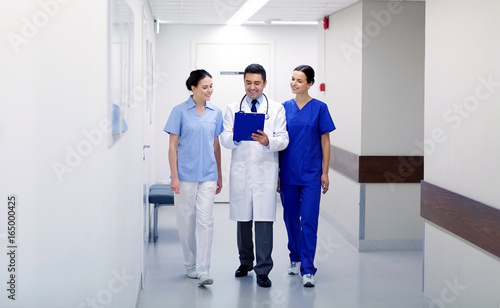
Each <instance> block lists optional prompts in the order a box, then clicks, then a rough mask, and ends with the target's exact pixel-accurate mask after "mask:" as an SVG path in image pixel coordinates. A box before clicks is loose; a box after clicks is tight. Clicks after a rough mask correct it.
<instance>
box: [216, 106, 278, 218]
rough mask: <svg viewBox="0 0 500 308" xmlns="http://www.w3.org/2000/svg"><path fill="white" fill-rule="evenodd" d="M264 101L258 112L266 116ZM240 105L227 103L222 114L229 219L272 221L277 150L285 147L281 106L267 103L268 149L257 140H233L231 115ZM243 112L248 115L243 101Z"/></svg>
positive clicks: (276, 176)
mask: <svg viewBox="0 0 500 308" xmlns="http://www.w3.org/2000/svg"><path fill="white" fill-rule="evenodd" d="M266 108H267V102H266V99H265V98H264V99H263V100H262V102H261V104H260V106H259V108H258V110H257V112H258V113H264V114H265V113H266ZM239 109H240V102H239V101H238V102H235V103H232V104H230V105H229V106H228V107H227V109H226V113H225V115H224V131H223V132H222V134H221V144H222V145H223V146H224V147H225V148H227V149H231V150H232V153H231V168H230V173H229V202H230V207H229V218H230V219H231V220H234V221H250V220H254V221H275V220H276V198H277V192H276V188H277V185H278V168H279V158H278V151H281V150H284V149H285V148H286V147H287V145H288V132H287V131H286V118H285V109H284V108H283V105H282V104H280V103H278V102H275V101H273V100H269V111H268V114H269V119H268V120H265V124H264V132H265V133H266V134H267V136H268V138H269V148H267V147H265V146H263V145H261V144H260V143H258V142H257V141H253V140H252V141H241V142H240V143H239V145H236V144H235V143H234V141H233V126H234V114H235V113H236V112H238V111H239ZM241 109H242V110H243V111H244V112H247V113H248V112H251V111H250V107H249V106H248V103H247V102H246V100H244V101H243V104H241Z"/></svg>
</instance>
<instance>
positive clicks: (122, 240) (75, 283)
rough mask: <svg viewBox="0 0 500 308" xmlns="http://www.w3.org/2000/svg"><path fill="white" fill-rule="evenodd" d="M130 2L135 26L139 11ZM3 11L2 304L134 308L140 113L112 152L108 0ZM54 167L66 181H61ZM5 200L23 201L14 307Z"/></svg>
mask: <svg viewBox="0 0 500 308" xmlns="http://www.w3.org/2000/svg"><path fill="white" fill-rule="evenodd" d="M130 2H131V3H132V8H133V10H134V12H135V13H136V23H137V21H139V22H140V23H142V16H140V15H141V14H137V13H138V12H140V9H142V8H141V4H142V2H141V1H132V0H131V1H130ZM43 3H45V4H46V5H45V6H44V7H42V5H43ZM1 6H2V10H1V11H0V24H1V27H0V36H1V37H2V38H3V39H2V40H0V50H2V57H1V58H0V67H1V70H0V72H1V77H0V84H1V85H2V91H0V102H1V103H0V149H1V151H0V170H1V173H2V175H1V177H0V196H1V200H2V201H1V202H2V206H1V210H0V226H1V229H0V234H1V235H2V237H0V244H1V249H2V253H1V254H0V264H2V268H0V277H1V281H2V282H3V286H4V288H3V291H2V292H1V297H0V306H1V307H23V308H30V307H90V305H89V304H88V303H89V302H88V300H89V299H90V300H92V298H93V299H94V300H96V301H97V303H98V304H106V305H105V306H106V307H135V304H136V301H137V295H138V291H139V285H140V276H141V266H142V257H143V256H142V244H141V243H142V228H143V226H142V138H143V129H142V110H141V109H140V108H137V109H131V110H129V112H128V115H127V120H128V127H129V131H128V132H127V133H126V134H125V135H124V136H123V137H122V138H121V139H120V140H119V141H118V142H117V143H116V144H115V145H114V146H113V147H109V144H110V142H109V141H110V135H111V134H110V132H109V131H108V129H107V128H106V127H104V126H106V125H104V126H103V125H102V123H105V122H103V121H107V120H108V119H110V114H109V105H108V103H109V102H108V101H107V92H106V91H107V20H108V8H107V1H99V0H91V1H57V2H56V1H22V2H19V1H17V2H13V1H2V3H1ZM34 19H35V20H34ZM28 23H30V24H31V23H33V24H35V25H34V26H28V25H27V24H28ZM152 28H153V26H152V25H151V29H152ZM23 31H24V32H23ZM9 33H15V34H17V35H19V37H18V38H20V37H21V36H23V37H24V38H23V41H22V43H20V44H19V45H16V44H14V45H13V44H11V43H10V42H9V40H8V39H6V37H7V36H8V35H9ZM139 33H140V31H139ZM11 36H12V34H11ZM136 39H138V41H140V37H138V36H136ZM15 47H17V48H15ZM139 50H140V49H139ZM140 59H141V56H140V53H139V54H138V58H137V59H136V60H137V61H136V63H139V64H140ZM74 153H80V154H81V158H80V159H78V158H77V157H76V155H77V154H74ZM54 163H59V164H60V166H63V165H64V166H66V169H64V170H65V171H68V172H65V173H62V174H60V176H59V177H58V176H57V172H55V171H54V169H53V164H54ZM8 194H17V196H18V200H19V204H18V210H19V211H18V213H17V219H18V226H19V228H18V230H17V231H18V233H17V240H18V243H19V246H18V255H17V260H16V262H17V263H16V265H17V270H18V272H17V286H16V289H17V290H18V294H17V297H16V300H15V301H12V300H9V299H8V298H7V293H6V291H5V285H6V284H5V282H6V281H7V264H8V261H9V260H8V259H7V256H6V253H5V250H6V244H7V243H6V239H5V238H4V237H3V236H4V235H5V232H6V230H5V225H6V222H7V212H6V204H7V203H6V202H7V201H6V196H7V195H8Z"/></svg>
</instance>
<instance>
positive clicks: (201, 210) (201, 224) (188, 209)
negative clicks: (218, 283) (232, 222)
mask: <svg viewBox="0 0 500 308" xmlns="http://www.w3.org/2000/svg"><path fill="white" fill-rule="evenodd" d="M216 188H217V182H216V181H207V182H182V181H181V182H180V189H179V194H174V204H175V209H176V214H177V228H178V230H179V238H180V241H181V246H182V251H183V253H184V266H185V267H186V269H191V268H196V271H197V273H198V276H200V275H202V274H208V273H209V270H210V256H211V251H212V238H213V233H214V216H213V207H214V200H215V190H216Z"/></svg>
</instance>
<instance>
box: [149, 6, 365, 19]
mask: <svg viewBox="0 0 500 308" xmlns="http://www.w3.org/2000/svg"><path fill="white" fill-rule="evenodd" d="M245 1H246V0H149V2H150V3H151V7H152V10H153V16H154V18H155V19H156V20H157V21H158V22H160V23H171V24H225V23H226V21H227V20H228V19H229V18H230V17H231V16H232V15H233V14H234V13H235V12H236V11H237V10H238V9H239V7H240V6H241V5H243V4H244V3H245ZM357 2H359V0H269V2H268V3H267V4H266V5H265V6H264V7H263V8H262V9H260V11H258V12H257V13H256V14H255V15H254V16H252V17H251V18H250V19H249V20H248V22H249V23H263V24H270V23H271V22H273V21H281V22H290V21H291V22H311V21H313V22H314V21H318V20H320V19H321V18H323V17H324V16H327V15H330V14H332V13H334V12H336V11H339V10H341V9H343V8H346V7H348V6H351V5H353V4H354V3H357Z"/></svg>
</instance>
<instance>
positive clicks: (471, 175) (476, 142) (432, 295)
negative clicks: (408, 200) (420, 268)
mask: <svg viewBox="0 0 500 308" xmlns="http://www.w3.org/2000/svg"><path fill="white" fill-rule="evenodd" d="M499 11H500V3H499V2H498V1H472V0H464V1H460V3H458V2H456V1H452V0H427V2H426V73H425V79H426V80H425V93H426V94H425V145H426V153H425V154H426V156H425V180H426V181H427V182H430V183H432V184H434V185H438V186H440V187H443V188H445V189H448V190H451V191H453V192H455V193H458V194H461V195H464V196H467V197H469V198H471V199H475V200H477V201H480V202H483V203H485V204H487V205H489V206H492V207H495V208H497V209H500V196H499V195H498V175H499V174H500V165H499V164H498V163H497V161H498V155H497V153H498V152H499V151H500V139H499V138H498V132H499V131H500V124H499V122H498V114H500V104H499V100H500V94H499V93H500V92H499V91H498V90H499V86H500V84H499V83H498V82H499V80H500V60H499V57H498V54H499V52H500V42H499V40H498V39H496V37H497V32H498V31H497V29H499V27H500V20H499V19H498V12H499ZM484 80H490V81H491V82H487V81H484ZM488 83H489V85H487V84H488ZM455 281H456V282H455ZM450 283H451V284H452V285H453V284H454V283H455V284H458V285H459V286H460V288H459V289H458V291H457V292H456V293H452V292H450V290H449V289H450V288H449V284H450ZM499 286H500V258H498V257H496V256H493V255H491V254H489V253H487V252H485V251H484V250H482V249H480V248H478V247H476V246H474V245H472V244H470V243H468V242H467V241H464V240H463V239H461V238H458V237H457V236H455V235H453V234H451V233H449V232H447V231H445V230H443V229H442V228H439V227H437V226H435V225H433V224H431V223H426V227H425V269H424V293H425V295H426V297H427V298H428V299H429V301H434V302H435V303H436V305H437V304H441V303H444V302H445V301H444V300H443V297H442V294H443V293H444V294H445V296H447V297H448V299H447V300H448V302H447V304H448V303H449V305H450V307H451V306H452V307H473V306H474V307H498V306H499V305H500V295H498V288H499Z"/></svg>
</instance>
